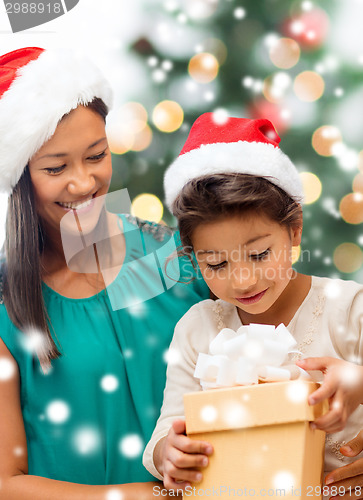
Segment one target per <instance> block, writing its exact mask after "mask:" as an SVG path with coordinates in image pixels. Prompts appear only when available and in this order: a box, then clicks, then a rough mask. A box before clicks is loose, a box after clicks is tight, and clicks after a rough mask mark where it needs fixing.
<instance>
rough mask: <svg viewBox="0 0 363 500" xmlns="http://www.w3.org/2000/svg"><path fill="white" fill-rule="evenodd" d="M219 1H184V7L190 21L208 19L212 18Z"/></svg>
mask: <svg viewBox="0 0 363 500" xmlns="http://www.w3.org/2000/svg"><path fill="white" fill-rule="evenodd" d="M218 1H219V0H184V2H183V7H184V10H185V13H186V14H187V16H189V17H190V19H196V20H198V19H206V18H208V17H210V16H212V15H213V14H214V13H215V11H216V10H217V7H218Z"/></svg>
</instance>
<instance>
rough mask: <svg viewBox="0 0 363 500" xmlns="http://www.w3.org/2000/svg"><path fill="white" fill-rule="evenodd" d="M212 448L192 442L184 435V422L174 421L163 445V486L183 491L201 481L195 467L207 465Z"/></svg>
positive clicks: (200, 474) (199, 473) (204, 443)
mask: <svg viewBox="0 0 363 500" xmlns="http://www.w3.org/2000/svg"><path fill="white" fill-rule="evenodd" d="M212 453H213V448H212V446H211V445H210V444H209V443H206V442H204V441H194V440H192V439H190V438H188V437H187V436H186V435H185V421H184V420H175V421H174V422H173V425H172V428H171V429H170V431H169V434H168V435H167V437H166V439H165V441H164V444H163V451H162V454H163V460H162V472H163V476H164V486H165V488H167V489H169V490H172V489H173V490H177V489H179V490H180V489H184V490H185V488H186V487H187V486H190V483H191V482H193V483H198V482H200V481H201V480H202V473H201V472H200V471H197V470H195V469H196V468H197V467H198V468H200V467H206V466H207V465H208V462H209V460H208V456H209V455H211V454H212Z"/></svg>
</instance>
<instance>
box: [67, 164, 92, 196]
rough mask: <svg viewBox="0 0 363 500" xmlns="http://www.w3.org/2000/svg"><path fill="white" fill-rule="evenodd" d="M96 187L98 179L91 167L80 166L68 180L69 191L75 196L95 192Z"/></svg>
mask: <svg viewBox="0 0 363 500" xmlns="http://www.w3.org/2000/svg"><path fill="white" fill-rule="evenodd" d="M95 187H96V180H95V177H94V174H93V172H92V171H91V170H90V169H89V167H88V168H87V167H85V166H82V167H78V168H77V169H74V171H73V172H72V177H71V179H70V180H69V182H68V191H69V193H70V194H72V195H73V196H85V195H87V194H91V193H93V191H94V189H95Z"/></svg>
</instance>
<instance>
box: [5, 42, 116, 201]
mask: <svg viewBox="0 0 363 500" xmlns="http://www.w3.org/2000/svg"><path fill="white" fill-rule="evenodd" d="M95 97H99V98H100V99H102V100H103V101H104V103H105V104H106V105H107V106H108V107H110V106H111V103H112V91H111V88H110V86H109V84H108V82H107V81H106V80H105V78H104V77H103V75H102V73H101V72H100V70H99V69H98V68H97V67H96V66H95V65H94V64H93V63H92V62H91V61H90V60H89V59H87V58H86V57H84V56H81V55H80V54H78V53H75V52H73V51H71V50H69V49H51V50H44V49H40V48H38V47H27V48H23V49H19V50H15V51H13V52H9V53H8V54H5V55H3V56H0V191H4V192H7V193H10V192H11V191H12V189H13V188H14V186H15V185H16V183H17V182H18V180H19V179H20V177H21V175H22V173H23V171H24V168H25V166H26V165H27V163H28V161H29V160H30V158H31V157H32V156H33V155H34V154H35V153H36V152H37V151H38V150H39V149H40V148H41V146H42V145H43V144H44V143H45V142H46V141H47V140H48V139H50V138H51V137H52V135H53V134H54V132H55V129H56V127H57V125H58V123H59V121H60V120H61V119H62V117H63V116H64V115H65V114H67V113H69V112H70V111H71V110H72V109H75V108H76V107H77V106H78V105H80V104H83V105H86V104H88V103H89V102H91V101H92V100H93V99H94V98H95Z"/></svg>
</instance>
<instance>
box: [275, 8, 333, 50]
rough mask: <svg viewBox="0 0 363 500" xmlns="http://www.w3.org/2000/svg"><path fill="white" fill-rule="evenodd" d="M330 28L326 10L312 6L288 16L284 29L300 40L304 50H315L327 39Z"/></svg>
mask: <svg viewBox="0 0 363 500" xmlns="http://www.w3.org/2000/svg"><path fill="white" fill-rule="evenodd" d="M328 30H329V17H328V15H327V13H326V12H325V10H323V9H320V8H317V7H315V6H314V8H311V9H309V10H304V9H303V11H302V12H301V13H299V14H297V15H293V16H292V17H291V18H288V19H287V20H286V21H285V23H284V24H283V28H282V31H283V32H284V34H286V35H287V36H291V37H292V38H294V40H296V41H297V42H299V44H300V45H301V46H302V48H303V49H304V50H315V49H317V48H319V47H320V46H321V45H322V44H323V43H324V41H325V39H326V37H327V34H328Z"/></svg>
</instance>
